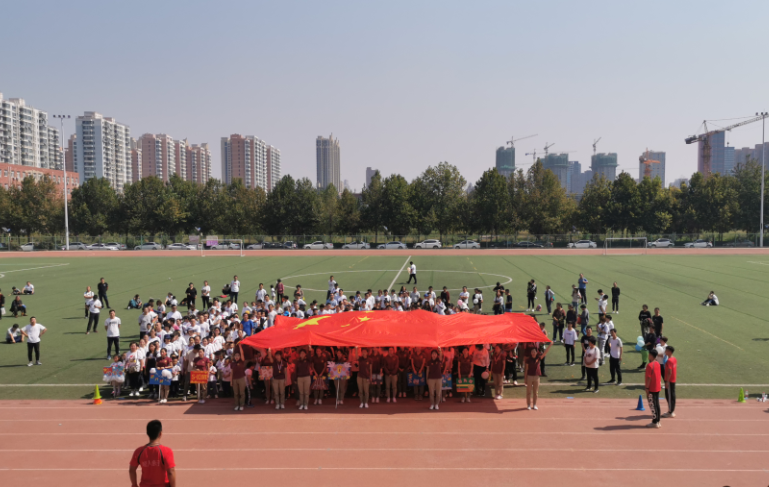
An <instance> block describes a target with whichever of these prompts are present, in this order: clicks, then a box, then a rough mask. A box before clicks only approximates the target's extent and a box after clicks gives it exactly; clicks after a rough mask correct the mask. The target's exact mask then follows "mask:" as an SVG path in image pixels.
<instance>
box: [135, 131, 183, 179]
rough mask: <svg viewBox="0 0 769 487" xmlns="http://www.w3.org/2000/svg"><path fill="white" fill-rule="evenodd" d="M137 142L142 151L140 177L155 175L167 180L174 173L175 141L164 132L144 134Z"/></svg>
mask: <svg viewBox="0 0 769 487" xmlns="http://www.w3.org/2000/svg"><path fill="white" fill-rule="evenodd" d="M137 142H138V147H139V149H141V153H142V157H141V159H142V171H141V175H142V177H143V178H146V177H147V176H155V177H157V178H158V179H160V180H161V181H165V182H168V180H169V179H170V178H171V176H173V175H174V174H176V147H177V143H176V141H175V140H174V139H173V137H171V136H170V135H166V134H157V135H155V134H144V135H142V136H141V137H139V139H138V141H137Z"/></svg>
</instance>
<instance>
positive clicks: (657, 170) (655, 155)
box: [638, 151, 665, 188]
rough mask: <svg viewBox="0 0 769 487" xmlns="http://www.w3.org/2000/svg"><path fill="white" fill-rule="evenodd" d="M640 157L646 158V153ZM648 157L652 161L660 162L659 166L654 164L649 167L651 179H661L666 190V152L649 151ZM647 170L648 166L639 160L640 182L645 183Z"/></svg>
mask: <svg viewBox="0 0 769 487" xmlns="http://www.w3.org/2000/svg"><path fill="white" fill-rule="evenodd" d="M640 157H646V152H644V153H643V154H641V156H640ZM648 157H649V159H650V160H652V161H660V162H659V164H657V163H652V164H649V166H650V168H651V179H654V178H656V177H659V178H660V180H661V181H662V187H663V188H664V187H665V152H663V151H649V155H648ZM645 170H646V164H644V163H643V162H641V161H640V158H639V161H638V175H639V176H638V180H639V181H643V178H644V174H646V172H645Z"/></svg>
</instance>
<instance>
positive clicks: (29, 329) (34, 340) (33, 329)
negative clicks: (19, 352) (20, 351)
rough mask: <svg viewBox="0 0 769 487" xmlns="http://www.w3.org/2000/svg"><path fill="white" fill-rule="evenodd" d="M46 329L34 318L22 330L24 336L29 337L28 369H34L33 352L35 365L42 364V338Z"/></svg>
mask: <svg viewBox="0 0 769 487" xmlns="http://www.w3.org/2000/svg"><path fill="white" fill-rule="evenodd" d="M46 331H47V330H46V328H45V327H44V326H43V325H41V324H40V323H38V322H37V320H36V319H35V317H34V316H32V317H31V318H30V319H29V324H28V325H27V326H25V327H24V328H23V329H22V330H21V334H22V336H25V337H27V358H28V359H29V363H28V364H27V367H32V351H33V350H34V351H35V365H43V364H41V363H40V337H42V336H43V335H45V332H46Z"/></svg>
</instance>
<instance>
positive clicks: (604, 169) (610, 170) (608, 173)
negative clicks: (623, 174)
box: [590, 152, 617, 181]
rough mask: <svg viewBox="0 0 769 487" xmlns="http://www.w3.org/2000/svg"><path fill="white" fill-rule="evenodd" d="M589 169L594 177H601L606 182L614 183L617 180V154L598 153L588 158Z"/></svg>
mask: <svg viewBox="0 0 769 487" xmlns="http://www.w3.org/2000/svg"><path fill="white" fill-rule="evenodd" d="M590 169H591V170H592V171H593V174H594V175H596V176H598V177H601V175H603V177H605V178H606V180H607V181H614V180H615V179H616V178H617V153H616V152H609V153H608V154H606V153H604V152H600V153H598V154H594V155H593V156H592V157H591V158H590Z"/></svg>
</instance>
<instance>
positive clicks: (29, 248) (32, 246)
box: [19, 242, 37, 252]
mask: <svg viewBox="0 0 769 487" xmlns="http://www.w3.org/2000/svg"><path fill="white" fill-rule="evenodd" d="M35 245H37V244H36V243H35V242H27V243H25V244H23V245H20V246H19V248H20V249H21V250H23V251H24V252H32V251H33V250H35Z"/></svg>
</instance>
